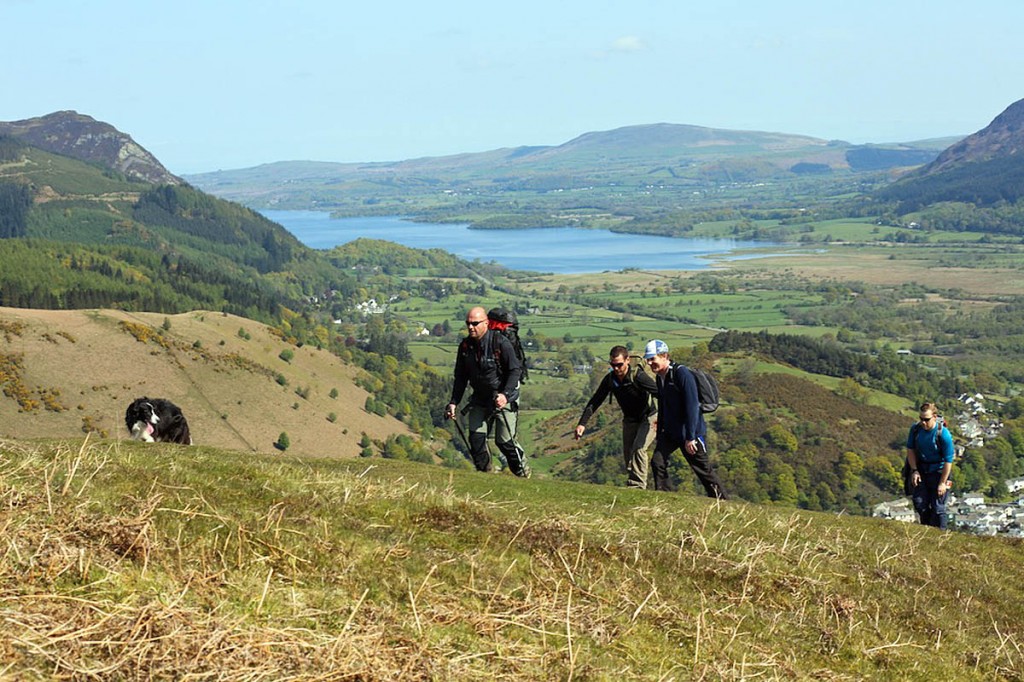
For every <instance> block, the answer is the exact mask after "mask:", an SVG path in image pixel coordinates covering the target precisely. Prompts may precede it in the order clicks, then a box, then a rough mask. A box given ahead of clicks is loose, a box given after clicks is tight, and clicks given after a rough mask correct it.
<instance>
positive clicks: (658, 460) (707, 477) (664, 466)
mask: <svg viewBox="0 0 1024 682" xmlns="http://www.w3.org/2000/svg"><path fill="white" fill-rule="evenodd" d="M697 443H698V446H697V452H696V453H695V454H693V455H690V454H687V452H686V448H684V447H683V444H682V443H680V442H678V441H677V440H675V439H674V438H671V437H669V436H666V435H665V434H664V433H659V434H658V441H657V443H656V444H655V446H654V454H652V455H651V471H652V472H653V473H654V489H655V490H671V489H672V487H671V484H670V483H669V478H668V460H669V457H670V456H671V455H672V453H673V452H675V451H676V450H682V452H683V457H685V458H686V463H687V464H689V465H690V468H691V469H693V473H694V474H696V475H697V478H698V480H700V483H701V485H703V486H704V491H705V492H706V493H707V495H708V497H716V498H718V499H720V500H725V499H728V497H727V496H726V494H725V488H723V487H722V482H721V481H720V480H718V474H716V473H715V470H714V469H712V468H711V460H710V459H709V458H708V449H707V446H706V445H705V444H704V441H703V439H698V440H697Z"/></svg>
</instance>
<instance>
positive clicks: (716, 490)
mask: <svg viewBox="0 0 1024 682" xmlns="http://www.w3.org/2000/svg"><path fill="white" fill-rule="evenodd" d="M644 359H645V360H646V361H647V366H648V367H650V368H651V370H652V371H653V372H654V373H655V374H656V375H657V377H658V378H657V381H658V435H657V441H656V442H655V445H654V453H653V454H652V455H651V471H652V472H653V474H654V487H655V489H656V490H671V487H670V485H669V478H668V460H669V456H671V454H672V453H673V452H675V451H676V450H678V449H682V451H683V456H684V457H686V462H687V464H689V465H690V468H691V469H693V473H695V474H696V475H697V478H698V479H700V482H701V485H703V486H704V490H705V491H706V492H707V494H708V497H716V498H718V499H720V500H724V499H726V495H725V490H724V489H723V488H722V482H721V481H720V480H718V474H716V473H715V471H714V469H712V468H711V460H710V459H708V448H707V443H706V441H705V439H706V437H707V424H705V423H704V415H702V414H701V411H700V400H699V398H698V394H697V380H696V379H695V378H694V376H693V372H691V371H690V370H689V368H687V367H685V366H683V365H679V364H676V363H674V362H672V361H671V360H670V359H669V356H668V344H666V343H665V342H664V341H661V340H660V339H654V340H653V341H650V342H649V343H648V344H647V346H646V347H645V348H644Z"/></svg>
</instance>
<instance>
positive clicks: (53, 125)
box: [0, 111, 184, 185]
mask: <svg viewBox="0 0 1024 682" xmlns="http://www.w3.org/2000/svg"><path fill="white" fill-rule="evenodd" d="M0 135H11V136H13V137H16V138H18V139H20V140H21V141H23V142H24V143H25V144H29V145H32V146H33V147H38V148H40V149H42V150H44V151H48V152H51V153H53V154H61V155H63V156H70V157H72V158H75V159H79V160H80V161H87V162H90V163H98V164H100V165H102V166H105V167H106V168H110V169H111V170H114V171H117V172H119V173H123V174H124V176H125V177H127V178H129V179H132V180H141V181H144V182H149V183H153V184H172V185H178V184H182V183H183V182H184V181H183V180H182V179H181V178H179V177H177V176H176V175H173V174H171V172H170V171H168V170H167V169H166V168H164V166H163V164H161V163H160V162H159V161H157V160H156V157H154V156H153V155H152V154H150V153H149V152H148V151H146V150H145V149H144V148H143V147H142V146H141V145H139V144H138V143H137V142H135V140H133V139H132V138H131V136H129V135H126V134H125V133H122V132H121V131H119V130H118V129H117V128H115V127H114V126H112V125H110V124H109V123H103V122H101V121H97V120H96V119H94V118H92V117H91V116H86V115H84V114H79V113H78V112H75V111H58V112H55V113H52V114H47V115H46V116H40V117H37V118H29V119H25V120H24V121H11V122H8V123H3V122H0Z"/></svg>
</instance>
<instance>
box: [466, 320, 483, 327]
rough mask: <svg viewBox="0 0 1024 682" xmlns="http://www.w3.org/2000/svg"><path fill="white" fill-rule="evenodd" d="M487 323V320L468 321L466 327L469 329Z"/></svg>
mask: <svg viewBox="0 0 1024 682" xmlns="http://www.w3.org/2000/svg"><path fill="white" fill-rule="evenodd" d="M486 321H487V320H466V326H467V327H475V326H477V325H478V324H483V323H484V322H486Z"/></svg>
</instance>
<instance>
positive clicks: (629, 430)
mask: <svg viewBox="0 0 1024 682" xmlns="http://www.w3.org/2000/svg"><path fill="white" fill-rule="evenodd" d="M608 365H609V366H610V368H611V369H610V371H609V372H608V373H607V374H605V375H604V378H603V379H601V383H600V384H599V385H598V387H597V390H596V391H594V395H593V397H591V399H590V402H588V403H587V406H586V407H584V408H583V414H582V415H581V416H580V421H579V423H578V424H577V425H576V440H579V439H580V437H581V436H582V435H583V432H584V431H585V430H586V428H587V421H589V420H590V417H591V416H592V415H593V414H594V413H595V412H597V410H598V408H599V407H601V405H602V404H603V403H604V401H605V400H607V399H608V396H609V394H610V395H613V396H615V400H616V401H617V402H618V403H619V407H620V408H622V457H623V459H624V460H625V462H626V475H627V478H626V485H627V486H628V487H630V488H646V487H647V466H648V462H649V456H648V451H649V450H650V448H651V443H653V442H654V435H655V429H654V423H655V419H656V418H657V416H658V406H657V404H656V403H655V401H654V396H656V395H657V394H658V386H657V384H655V383H654V377H653V376H651V375H650V374H649V373H647V372H644V371H642V370H641V369H640V368H639V367H632V366H631V365H630V362H629V350H627V349H626V347H625V346H615V347H614V348H612V349H611V352H610V353H609V360H608Z"/></svg>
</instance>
